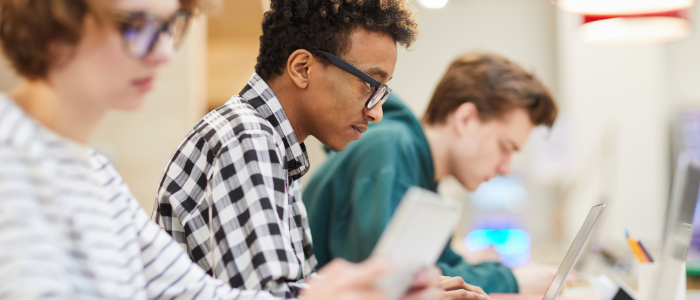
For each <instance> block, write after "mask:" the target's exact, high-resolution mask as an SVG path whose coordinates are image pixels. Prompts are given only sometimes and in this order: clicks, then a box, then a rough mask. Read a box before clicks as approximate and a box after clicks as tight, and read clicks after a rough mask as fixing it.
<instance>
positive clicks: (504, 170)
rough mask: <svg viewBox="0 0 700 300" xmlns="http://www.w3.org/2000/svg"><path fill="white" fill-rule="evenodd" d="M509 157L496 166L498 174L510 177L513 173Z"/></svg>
mask: <svg viewBox="0 0 700 300" xmlns="http://www.w3.org/2000/svg"><path fill="white" fill-rule="evenodd" d="M510 161H511V155H508V156H506V157H505V158H504V159H503V160H502V161H501V163H499V164H498V170H497V171H498V174H503V175H510V173H511V172H512V171H513V170H512V167H511V165H510Z"/></svg>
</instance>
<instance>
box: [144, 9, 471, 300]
mask: <svg viewBox="0 0 700 300" xmlns="http://www.w3.org/2000/svg"><path fill="white" fill-rule="evenodd" d="M262 27H263V35H262V36H261V38H260V53H259V56H258V59H257V65H256V66H255V73H254V74H253V75H252V77H251V78H250V81H249V82H248V84H247V85H246V86H245V87H243V89H242V91H241V92H240V94H239V95H236V96H233V97H232V98H231V99H230V100H229V101H228V102H226V103H225V104H224V105H222V106H221V107H219V108H217V109H215V110H214V111H212V112H210V113H209V114H207V115H206V116H205V117H204V118H203V119H202V120H201V121H200V122H199V123H198V124H197V125H196V126H195V127H194V129H193V130H192V131H191V132H190V133H189V134H188V135H187V137H186V139H185V140H184V141H183V142H182V144H181V145H180V146H179V148H178V149H177V151H176V152H175V154H174V155H173V157H172V158H171V161H170V163H169V164H168V166H167V168H166V169H165V172H164V175H163V178H162V180H161V184H160V188H159V190H158V195H157V198H156V204H155V207H154V212H153V219H154V220H155V221H156V222H158V223H159V224H161V226H163V227H164V228H165V230H166V231H167V232H168V233H169V234H171V235H172V236H173V237H175V240H177V241H178V242H179V243H180V244H181V245H182V246H183V247H184V248H185V249H186V250H187V252H188V253H189V255H190V257H191V258H192V259H193V260H194V261H195V262H196V263H197V264H199V265H200V266H201V267H202V268H204V270H206V271H207V272H209V273H210V274H213V275H214V276H215V277H218V278H219V279H223V280H225V281H227V282H228V283H229V284H230V285H231V286H232V287H238V288H245V289H258V290H267V291H270V292H271V293H273V294H274V295H278V296H283V297H296V296H297V295H298V293H299V289H300V287H301V286H303V281H305V280H306V279H308V278H309V276H310V275H312V273H313V272H314V270H315V268H316V265H317V261H316V257H315V255H314V250H313V246H312V243H311V231H310V229H309V227H308V220H307V215H306V208H305V207H304V204H303V202H302V200H301V182H300V180H299V179H300V177H302V176H303V175H304V174H305V173H306V172H307V171H308V170H309V160H308V157H307V153H306V149H305V147H304V144H303V142H304V140H305V139H306V138H307V137H309V136H311V135H313V136H315V137H316V138H317V139H318V140H320V141H321V142H322V143H323V144H325V145H326V146H328V147H329V148H331V149H335V150H341V149H343V148H345V147H346V146H347V145H348V143H350V142H351V141H353V140H357V139H359V138H360V136H361V135H362V133H364V132H365V131H366V130H367V126H368V123H369V122H379V121H380V120H381V119H382V108H381V104H382V103H383V102H384V101H385V100H386V98H387V96H388V94H389V91H390V89H389V88H388V87H387V86H386V82H387V81H388V80H389V79H390V78H391V76H392V74H393V73H394V67H395V65H396V59H397V46H396V45H397V43H398V44H401V45H403V46H406V47H407V46H409V45H411V43H413V41H414V40H415V37H416V34H417V27H418V25H417V23H416V20H415V12H414V10H413V8H412V7H411V6H410V3H409V1H408V0H383V1H377V0H349V1H318V0H277V1H272V3H271V10H270V11H269V12H267V13H265V16H264V20H263V24H262ZM341 57H342V58H341ZM471 294H473V295H472V296H474V297H475V298H474V299H481V298H479V297H480V296H479V295H477V294H475V293H471ZM465 299H467V298H465Z"/></svg>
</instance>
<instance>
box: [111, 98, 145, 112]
mask: <svg viewBox="0 0 700 300" xmlns="http://www.w3.org/2000/svg"><path fill="white" fill-rule="evenodd" d="M145 102H146V97H145V96H137V97H133V98H129V99H126V100H122V101H119V102H117V105H115V106H113V108H114V109H115V110H120V111H125V112H134V111H137V110H140V109H141V108H142V107H143V105H144V104H145Z"/></svg>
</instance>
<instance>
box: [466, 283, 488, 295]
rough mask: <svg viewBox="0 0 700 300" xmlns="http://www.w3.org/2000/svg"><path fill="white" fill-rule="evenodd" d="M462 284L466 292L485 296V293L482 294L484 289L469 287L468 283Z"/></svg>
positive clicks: (474, 286)
mask: <svg viewBox="0 0 700 300" xmlns="http://www.w3.org/2000/svg"><path fill="white" fill-rule="evenodd" d="M464 284H465V285H466V286H467V290H469V291H471V292H474V293H477V294H481V295H486V292H484V289H482V288H481V287H478V286H476V285H471V284H468V283H464Z"/></svg>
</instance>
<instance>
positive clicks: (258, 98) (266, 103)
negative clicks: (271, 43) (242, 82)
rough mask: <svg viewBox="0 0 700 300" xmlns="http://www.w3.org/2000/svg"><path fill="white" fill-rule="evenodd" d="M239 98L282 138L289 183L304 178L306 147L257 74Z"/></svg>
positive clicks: (270, 91)
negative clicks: (300, 141) (251, 107)
mask: <svg viewBox="0 0 700 300" xmlns="http://www.w3.org/2000/svg"><path fill="white" fill-rule="evenodd" d="M239 96H240V97H241V99H242V100H244V101H246V102H248V104H250V105H251V106H253V108H255V110H256V111H257V112H258V113H259V114H260V115H262V117H263V118H265V119H266V120H267V121H268V122H270V124H272V126H273V127H274V128H275V131H277V133H278V134H279V135H280V136H281V137H282V142H284V148H285V150H286V152H287V165H286V168H287V172H288V174H289V175H288V176H289V179H290V182H291V181H294V180H297V179H299V178H301V176H304V174H306V172H308V171H309V156H308V154H307V153H306V146H304V143H299V140H298V139H297V135H296V134H295V133H294V129H292V124H291V123H289V119H288V118H287V114H286V113H285V112H284V109H283V108H282V104H280V101H279V99H277V96H275V93H274V92H272V89H271V88H270V86H269V85H267V83H266V82H265V81H264V80H263V79H262V78H260V76H259V75H258V74H257V73H253V76H251V77H250V80H248V84H246V86H245V87H244V88H243V90H241V93H240V94H239Z"/></svg>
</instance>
